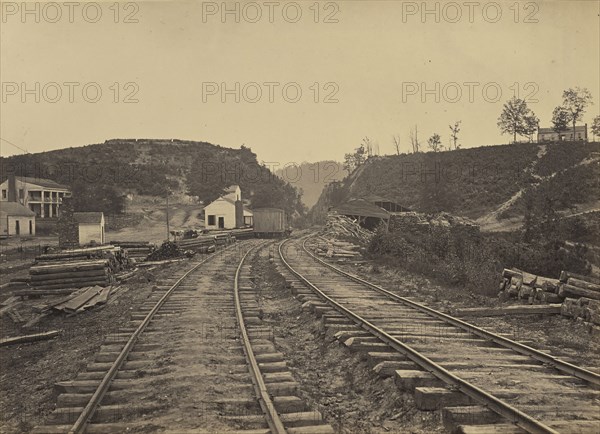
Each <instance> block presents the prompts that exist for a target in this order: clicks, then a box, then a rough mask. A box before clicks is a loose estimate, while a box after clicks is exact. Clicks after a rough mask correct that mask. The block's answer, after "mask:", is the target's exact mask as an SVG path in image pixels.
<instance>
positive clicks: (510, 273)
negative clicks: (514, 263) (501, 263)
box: [502, 268, 523, 279]
mask: <svg viewBox="0 0 600 434" xmlns="http://www.w3.org/2000/svg"><path fill="white" fill-rule="evenodd" d="M502 277H504V278H506V279H511V278H512V277H521V278H522V277H523V273H522V272H521V271H518V270H512V269H510V268H505V269H504V270H502Z"/></svg>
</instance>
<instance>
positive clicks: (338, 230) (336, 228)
mask: <svg viewBox="0 0 600 434" xmlns="http://www.w3.org/2000/svg"><path fill="white" fill-rule="evenodd" d="M321 235H323V236H324V237H326V238H352V239H355V240H356V241H357V242H359V243H364V244H366V243H368V242H369V241H371V238H373V232H371V231H369V230H367V229H365V228H363V227H361V226H360V225H359V224H358V222H357V221H356V220H354V219H352V218H350V217H347V216H345V215H341V214H337V213H332V212H330V213H329V214H327V222H326V223H325V228H324V229H323V231H322V232H321Z"/></svg>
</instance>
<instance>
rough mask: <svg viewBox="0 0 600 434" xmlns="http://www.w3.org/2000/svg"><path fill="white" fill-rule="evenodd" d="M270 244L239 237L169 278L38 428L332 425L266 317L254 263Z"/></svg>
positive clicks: (257, 433) (263, 430)
mask: <svg viewBox="0 0 600 434" xmlns="http://www.w3.org/2000/svg"><path fill="white" fill-rule="evenodd" d="M263 247H266V245H265V242H261V241H257V240H252V241H242V242H240V243H237V244H235V245H234V246H232V247H229V248H227V249H224V250H222V251H219V252H217V253H216V254H214V255H212V256H209V257H208V258H207V259H204V260H202V261H200V262H197V263H195V264H194V265H193V266H192V267H191V268H190V269H189V270H188V271H186V272H185V273H183V274H182V275H181V276H178V277H175V276H165V277H164V278H163V279H162V282H161V283H160V284H159V285H157V286H155V287H154V289H155V290H154V291H153V293H152V295H151V296H150V297H149V298H148V300H147V301H146V302H145V303H144V304H143V305H142V306H141V307H140V308H139V309H138V310H137V311H136V312H135V313H134V314H132V317H131V322H130V324H129V326H127V327H124V328H122V329H120V331H119V333H117V334H116V335H112V336H108V337H107V338H106V339H105V341H104V343H103V345H102V347H101V348H100V350H99V352H98V353H97V354H96V356H95V360H94V362H93V363H90V364H88V365H87V368H86V370H85V372H81V373H79V375H78V376H77V378H76V379H75V380H72V381H63V382H61V383H58V384H57V387H58V388H59V390H60V391H61V392H62V393H61V394H60V395H59V396H58V399H57V408H56V410H55V411H54V413H53V414H52V416H51V418H50V421H49V422H48V423H47V424H46V425H44V426H38V427H36V428H35V429H34V432H36V433H65V432H68V433H83V432H89V433H103V434H104V433H117V432H118V433H122V432H126V431H131V430H133V431H136V432H155V431H161V432H165V431H166V432H178V433H185V432H215V433H216V432H225V431H227V432H243V433H247V434H267V433H276V434H281V433H285V432H287V433H289V434H295V433H307V434H308V433H310V434H320V433H323V434H327V433H331V432H333V430H332V428H331V427H330V426H329V425H327V424H325V423H324V422H323V420H322V416H321V414H320V413H319V412H318V411H311V409H310V408H308V407H307V405H306V404H305V403H304V401H303V400H302V399H300V398H299V397H298V396H297V395H296V390H297V389H298V383H297V382H296V381H295V380H294V378H293V377H292V375H291V373H290V372H289V371H288V369H287V365H286V362H285V360H284V357H283V354H281V353H279V352H277V351H276V348H275V345H274V342H273V336H272V330H271V329H270V328H269V327H267V326H265V325H264V324H263V323H262V320H261V318H260V317H261V314H260V309H259V307H258V305H257V301H256V300H257V297H256V292H255V291H256V289H255V288H254V286H253V284H252V278H251V275H250V266H249V265H247V260H248V258H249V255H250V254H251V253H252V252H253V251H254V252H255V251H258V250H259V249H261V248H263ZM166 272H168V270H166Z"/></svg>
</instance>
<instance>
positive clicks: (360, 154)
mask: <svg viewBox="0 0 600 434" xmlns="http://www.w3.org/2000/svg"><path fill="white" fill-rule="evenodd" d="M366 139H367V140H368V138H366ZM367 144H369V143H368V142H367ZM367 153H368V150H367V148H365V140H363V143H361V145H360V146H359V147H358V148H356V149H355V150H354V153H351V154H346V155H344V169H346V170H347V171H348V172H350V173H352V172H354V170H356V169H357V168H358V167H360V166H362V165H363V164H364V163H365V161H367V155H368V154H367Z"/></svg>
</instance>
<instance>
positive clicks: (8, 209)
mask: <svg viewBox="0 0 600 434" xmlns="http://www.w3.org/2000/svg"><path fill="white" fill-rule="evenodd" d="M0 235H2V236H9V237H11V236H17V237H18V236H27V235H35V213H34V212H33V211H31V210H30V209H29V208H27V207H26V206H23V205H21V204H20V203H17V202H0Z"/></svg>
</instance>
